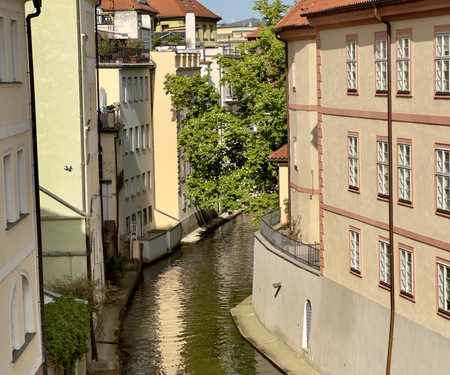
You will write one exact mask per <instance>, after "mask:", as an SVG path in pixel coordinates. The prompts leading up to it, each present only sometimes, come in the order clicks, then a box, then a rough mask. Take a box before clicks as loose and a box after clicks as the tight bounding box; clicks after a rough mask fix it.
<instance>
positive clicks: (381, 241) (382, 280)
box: [378, 237, 392, 289]
mask: <svg viewBox="0 0 450 375" xmlns="http://www.w3.org/2000/svg"><path fill="white" fill-rule="evenodd" d="M385 245H386V246H387V249H388V252H386V247H385ZM390 251H391V247H390V244H389V240H388V239H387V238H384V237H379V238H378V269H379V272H378V279H379V286H380V287H382V288H384V289H391V282H392V279H391V268H390V263H391V257H390ZM382 255H383V256H384V263H383V257H382ZM382 266H383V267H382ZM383 268H384V272H385V276H384V277H383V273H382V272H383ZM387 278H389V282H387V281H386V279H387Z"/></svg>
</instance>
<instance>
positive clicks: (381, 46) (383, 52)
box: [375, 38, 388, 92]
mask: <svg viewBox="0 0 450 375" xmlns="http://www.w3.org/2000/svg"><path fill="white" fill-rule="evenodd" d="M387 48H388V46H387V38H380V39H376V40H375V71H376V91H377V92H387V72H388V71H387V66H388V64H387Z"/></svg>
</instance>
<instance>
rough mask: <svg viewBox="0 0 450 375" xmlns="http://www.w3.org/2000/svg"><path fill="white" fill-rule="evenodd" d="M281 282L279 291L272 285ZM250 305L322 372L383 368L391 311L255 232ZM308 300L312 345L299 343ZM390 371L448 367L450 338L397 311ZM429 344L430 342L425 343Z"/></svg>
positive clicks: (356, 374) (336, 374)
mask: <svg viewBox="0 0 450 375" xmlns="http://www.w3.org/2000/svg"><path fill="white" fill-rule="evenodd" d="M277 282H280V283H281V288H280V291H279V293H278V295H276V296H275V292H276V289H274V288H273V286H272V284H273V283H277ZM252 300H253V307H254V310H255V313H256V315H257V316H258V318H259V319H260V320H261V322H262V323H263V324H264V325H265V326H266V327H267V328H268V329H269V330H271V331H273V332H274V333H275V334H276V335H277V336H278V337H280V338H281V339H282V340H283V341H284V342H285V343H286V344H287V345H288V346H290V347H291V348H292V349H294V350H295V351H296V352H297V353H298V354H299V355H300V356H302V357H304V358H305V359H306V360H307V361H308V362H310V363H311V364H312V366H313V367H316V368H317V369H319V370H320V372H321V373H323V374H330V375H331V374H333V375H340V374H346V375H348V374H354V375H360V374H380V373H383V372H384V371H385V364H386V355H387V343H388V334H389V310H388V309H387V308H385V307H383V306H382V305H380V304H378V303H376V302H374V301H373V300H371V299H368V298H365V297H364V296H362V295H361V294H359V293H357V292H356V291H352V290H351V289H347V288H345V287H344V286H342V285H340V284H339V283H335V282H334V281H332V280H330V279H328V278H326V277H322V276H318V275H317V274H316V273H314V272H311V271H310V270H308V269H305V268H303V267H302V266H299V265H297V264H295V262H293V261H291V260H289V259H284V258H283V254H281V253H280V252H279V251H278V250H277V249H275V248H273V247H272V246H271V245H270V244H269V243H268V242H267V241H266V240H265V239H264V237H262V236H261V235H260V234H259V233H257V234H256V238H255V248H254V278H253V296H252ZM307 300H309V301H310V303H311V312H312V315H311V331H310V332H311V333H310V346H309V348H304V344H303V343H302V335H303V334H304V333H303V318H304V316H303V315H304V306H305V303H306V301H307ZM394 338H395V339H394V350H393V360H392V361H393V362H392V363H393V367H392V370H391V371H392V373H399V374H406V373H408V374H424V373H429V374H436V373H439V372H441V371H445V369H446V368H448V365H449V357H448V355H447V353H448V349H449V345H450V342H449V340H448V338H445V337H444V336H443V335H442V334H441V333H439V332H434V331H432V330H428V329H426V328H424V327H423V326H420V325H418V324H416V323H414V322H413V321H411V320H409V319H407V318H405V317H403V316H400V315H397V320H396V325H395V331H394ZM428 344H429V345H428Z"/></svg>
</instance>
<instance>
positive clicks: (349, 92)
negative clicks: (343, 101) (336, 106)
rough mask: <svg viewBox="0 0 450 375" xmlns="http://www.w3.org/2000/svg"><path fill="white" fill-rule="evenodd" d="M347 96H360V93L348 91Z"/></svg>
mask: <svg viewBox="0 0 450 375" xmlns="http://www.w3.org/2000/svg"><path fill="white" fill-rule="evenodd" d="M347 95H354V96H358V95H359V92H358V91H357V90H347Z"/></svg>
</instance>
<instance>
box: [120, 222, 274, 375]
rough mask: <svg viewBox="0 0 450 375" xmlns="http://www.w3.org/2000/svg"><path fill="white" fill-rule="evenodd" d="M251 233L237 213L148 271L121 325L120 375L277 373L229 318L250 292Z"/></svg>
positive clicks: (250, 374) (249, 225)
mask: <svg viewBox="0 0 450 375" xmlns="http://www.w3.org/2000/svg"><path fill="white" fill-rule="evenodd" d="M253 234H254V228H253V227H252V225H251V222H250V217H248V216H244V215H240V216H238V217H236V218H234V219H233V220H231V221H230V222H228V223H226V224H224V225H223V226H221V227H219V228H217V229H216V230H215V232H214V233H212V234H211V235H209V236H208V237H206V238H204V239H203V240H201V241H200V242H198V243H197V244H194V245H184V246H182V248H181V249H180V250H178V251H176V252H175V253H174V254H173V255H171V256H170V257H168V258H165V259H162V260H160V261H159V262H157V263H155V264H152V265H149V266H146V267H145V268H144V271H143V279H142V281H141V283H140V285H139V286H138V289H137V290H136V294H135V296H134V299H133V302H132V304H131V305H130V307H129V309H128V310H127V312H126V314H125V317H124V322H123V326H122V331H121V337H120V356H121V362H122V371H121V373H122V374H126V375H172V374H177V375H222V374H223V375H254V374H255V375H256V374H259V375H276V374H280V372H278V371H277V370H276V369H275V368H274V367H272V365H271V364H270V363H269V362H267V361H266V360H265V359H264V358H262V357H261V356H260V355H259V354H258V353H257V352H256V351H255V350H254V349H253V348H252V347H251V346H250V345H249V344H248V343H247V342H246V341H245V340H244V339H242V338H241V336H240V334H239V332H238V331H237V329H236V327H235V325H234V323H233V320H232V319H231V316H230V314H229V310H230V308H232V307H234V306H235V305H237V304H238V303H239V302H241V301H242V300H244V299H245V298H246V297H247V296H249V295H250V294H251V289H252V266H253V254H252V250H253V240H254V237H253Z"/></svg>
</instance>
